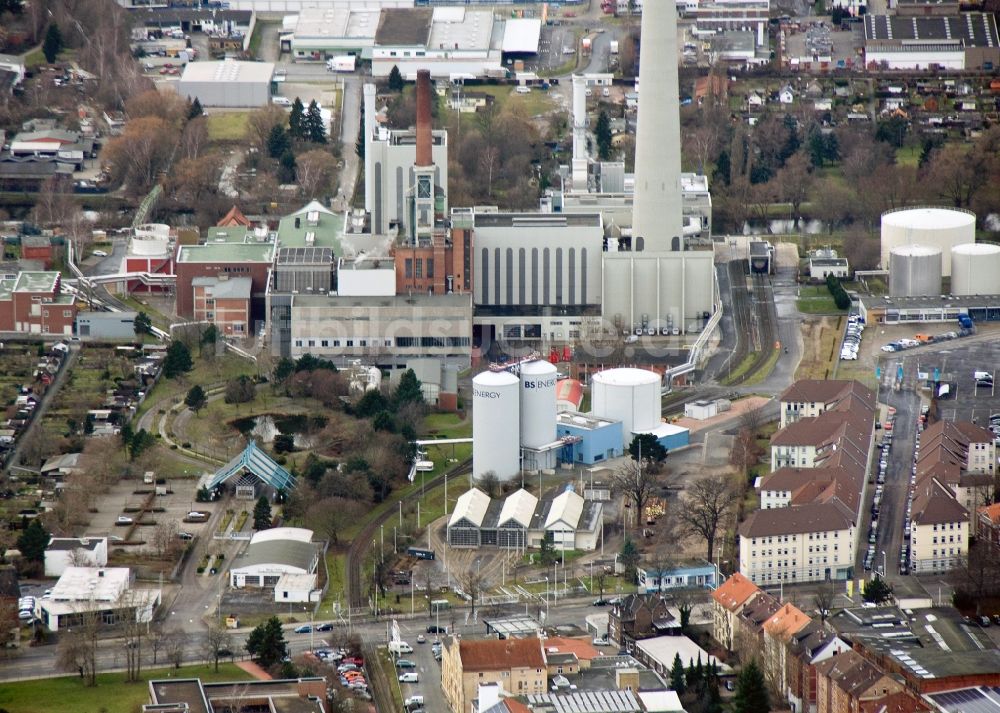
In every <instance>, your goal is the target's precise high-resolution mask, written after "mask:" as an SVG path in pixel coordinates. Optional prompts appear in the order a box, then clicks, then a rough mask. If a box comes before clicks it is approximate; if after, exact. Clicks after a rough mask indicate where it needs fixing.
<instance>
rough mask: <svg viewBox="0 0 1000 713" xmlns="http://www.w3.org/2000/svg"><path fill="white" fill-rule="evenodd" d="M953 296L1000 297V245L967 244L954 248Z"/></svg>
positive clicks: (952, 253) (952, 261) (952, 268)
mask: <svg viewBox="0 0 1000 713" xmlns="http://www.w3.org/2000/svg"><path fill="white" fill-rule="evenodd" d="M951 294H953V295H1000V245H996V244H994V243H965V244H963V245H956V246H955V247H953V248H952V249H951Z"/></svg>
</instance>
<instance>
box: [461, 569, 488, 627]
mask: <svg viewBox="0 0 1000 713" xmlns="http://www.w3.org/2000/svg"><path fill="white" fill-rule="evenodd" d="M456 579H457V580H458V586H459V587H460V588H461V590H462V591H463V592H465V594H466V595H467V596H468V597H469V605H470V606H471V607H472V616H473V617H475V616H476V604H478V603H479V599H480V596H481V595H482V593H483V591H484V590H485V588H486V587H485V584H486V579H485V577H483V575H482V573H481V572H480V571H479V570H478V569H469V570H467V571H465V572H462V573H460V574H459V575H458V576H457V577H456Z"/></svg>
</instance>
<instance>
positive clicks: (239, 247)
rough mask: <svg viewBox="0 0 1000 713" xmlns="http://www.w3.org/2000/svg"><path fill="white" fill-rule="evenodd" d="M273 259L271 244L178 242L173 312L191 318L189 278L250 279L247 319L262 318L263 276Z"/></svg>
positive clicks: (264, 279) (191, 282)
mask: <svg viewBox="0 0 1000 713" xmlns="http://www.w3.org/2000/svg"><path fill="white" fill-rule="evenodd" d="M273 259H274V244H273V243H270V242H264V243H257V242H252V243H208V244H206V245H181V246H180V247H178V249H177V259H176V264H175V271H176V274H177V314H178V315H180V316H181V317H188V318H190V319H194V316H195V315H194V289H193V282H194V280H195V279H196V278H199V277H212V278H219V277H223V278H234V277H247V278H249V279H250V321H251V322H252V320H255V319H264V294H265V292H266V290H267V276H268V272H269V271H270V270H271V265H272V262H273Z"/></svg>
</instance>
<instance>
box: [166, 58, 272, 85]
mask: <svg viewBox="0 0 1000 713" xmlns="http://www.w3.org/2000/svg"><path fill="white" fill-rule="evenodd" d="M273 76H274V63H273V62H241V61H239V60H235V59H224V60H220V61H218V62H188V63H187V64H186V65H185V66H184V74H182V75H181V81H182V82H219V83H222V84H234V83H240V84H245V83H248V82H270V81H271V78H272V77H273Z"/></svg>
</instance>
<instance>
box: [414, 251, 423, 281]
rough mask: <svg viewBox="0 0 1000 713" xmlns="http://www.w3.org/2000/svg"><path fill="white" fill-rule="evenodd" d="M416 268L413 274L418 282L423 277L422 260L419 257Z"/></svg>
mask: <svg viewBox="0 0 1000 713" xmlns="http://www.w3.org/2000/svg"><path fill="white" fill-rule="evenodd" d="M416 267H417V269H416V271H415V272H414V274H415V276H416V278H417V279H418V280H420V279H423V277H424V259H423V258H420V257H418V258H417V265H416Z"/></svg>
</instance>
